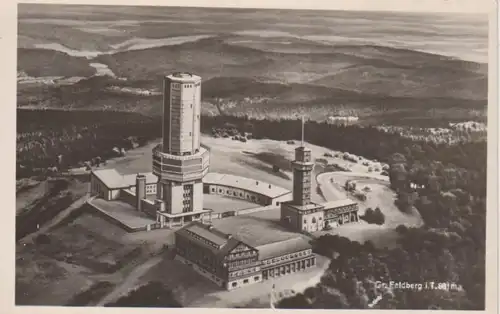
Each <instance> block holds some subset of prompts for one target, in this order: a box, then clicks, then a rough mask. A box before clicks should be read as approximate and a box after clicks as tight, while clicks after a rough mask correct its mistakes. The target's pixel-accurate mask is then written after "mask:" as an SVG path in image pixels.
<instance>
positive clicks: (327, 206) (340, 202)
mask: <svg viewBox="0 0 500 314" xmlns="http://www.w3.org/2000/svg"><path fill="white" fill-rule="evenodd" d="M355 204H357V203H356V202H355V201H353V200H351V199H349V198H346V199H343V200H335V201H330V202H326V203H323V204H322V205H323V206H324V207H325V210H326V209H332V208H338V207H344V206H350V205H355Z"/></svg>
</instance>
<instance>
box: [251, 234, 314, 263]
mask: <svg viewBox="0 0 500 314" xmlns="http://www.w3.org/2000/svg"><path fill="white" fill-rule="evenodd" d="M256 249H257V250H259V259H260V260H265V259H269V258H273V257H277V256H282V255H285V254H290V253H295V252H299V251H304V250H308V249H311V244H310V243H309V240H307V239H306V238H305V237H303V236H298V237H295V238H292V239H288V240H285V241H278V242H273V243H269V244H265V245H261V246H258V247H257V248H256Z"/></svg>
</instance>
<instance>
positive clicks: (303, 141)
mask: <svg viewBox="0 0 500 314" xmlns="http://www.w3.org/2000/svg"><path fill="white" fill-rule="evenodd" d="M302 147H304V116H302Z"/></svg>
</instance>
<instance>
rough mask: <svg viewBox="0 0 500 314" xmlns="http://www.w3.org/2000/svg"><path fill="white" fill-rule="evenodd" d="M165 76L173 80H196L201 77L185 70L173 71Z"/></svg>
mask: <svg viewBox="0 0 500 314" xmlns="http://www.w3.org/2000/svg"><path fill="white" fill-rule="evenodd" d="M166 77H167V78H168V79H170V80H171V81H174V82H196V81H200V80H201V77H199V76H197V75H194V74H191V73H187V72H175V73H172V74H170V75H167V76H166Z"/></svg>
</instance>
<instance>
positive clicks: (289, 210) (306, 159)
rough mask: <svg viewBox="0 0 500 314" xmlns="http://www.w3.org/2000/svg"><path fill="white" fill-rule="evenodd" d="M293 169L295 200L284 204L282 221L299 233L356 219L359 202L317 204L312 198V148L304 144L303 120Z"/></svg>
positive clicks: (282, 204) (314, 230) (347, 200)
mask: <svg viewBox="0 0 500 314" xmlns="http://www.w3.org/2000/svg"><path fill="white" fill-rule="evenodd" d="M292 168H293V199H292V200H291V201H289V202H283V203H281V221H282V222H283V223H284V224H285V225H287V226H288V227H290V228H291V229H293V230H295V231H299V232H316V231H320V230H324V229H327V228H329V227H337V226H339V225H342V224H345V223H350V222H357V221H358V220H359V218H358V204H357V203H356V202H354V201H352V200H350V199H344V200H339V201H333V202H327V203H324V204H318V203H314V202H313V201H312V200H311V173H312V170H313V168H314V163H313V161H312V156H311V150H310V149H309V148H307V147H305V144H304V121H303V120H302V145H301V146H300V147H297V148H296V149H295V160H294V161H293V162H292Z"/></svg>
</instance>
